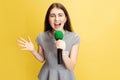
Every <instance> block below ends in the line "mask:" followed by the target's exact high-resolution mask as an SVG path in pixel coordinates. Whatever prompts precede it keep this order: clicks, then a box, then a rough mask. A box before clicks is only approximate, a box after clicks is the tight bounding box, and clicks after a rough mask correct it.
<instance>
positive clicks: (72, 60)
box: [62, 44, 79, 71]
mask: <svg viewBox="0 0 120 80" xmlns="http://www.w3.org/2000/svg"><path fill="white" fill-rule="evenodd" d="M78 49H79V44H76V45H74V46H73V47H72V49H71V53H70V57H69V56H68V55H67V54H66V51H63V54H62V57H63V61H64V63H65V65H66V67H67V69H69V70H71V71H73V69H74V67H75V64H76V60H77V55H78Z"/></svg>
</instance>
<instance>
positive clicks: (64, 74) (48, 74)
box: [36, 31, 80, 80]
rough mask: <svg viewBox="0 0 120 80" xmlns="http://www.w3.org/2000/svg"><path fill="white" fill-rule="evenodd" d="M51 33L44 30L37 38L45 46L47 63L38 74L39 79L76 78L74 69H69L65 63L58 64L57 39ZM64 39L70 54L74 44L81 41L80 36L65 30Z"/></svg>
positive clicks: (63, 79) (58, 79) (69, 79)
mask: <svg viewBox="0 0 120 80" xmlns="http://www.w3.org/2000/svg"><path fill="white" fill-rule="evenodd" d="M49 33H50V31H46V32H42V33H41V34H39V35H38V37H37V38H36V42H37V43H38V44H39V45H40V46H41V47H42V48H43V52H44V57H45V63H44V64H43V66H42V68H41V70H40V73H39V75H38V78H39V80H76V79H75V76H74V73H73V71H70V70H68V69H67V68H66V67H65V64H64V63H62V64H58V62H57V48H56V46H55V45H54V41H55V39H54V38H53V37H51V36H50V34H49ZM63 40H64V41H65V43H66V51H68V56H69V55H70V50H71V48H72V46H73V45H75V44H77V43H79V41H80V38H79V36H78V35H77V34H76V33H74V32H69V31H65V33H64V37H63Z"/></svg>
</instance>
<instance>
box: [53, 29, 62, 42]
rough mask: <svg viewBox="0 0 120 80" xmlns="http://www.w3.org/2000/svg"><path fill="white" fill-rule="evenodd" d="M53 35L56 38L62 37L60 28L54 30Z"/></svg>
mask: <svg viewBox="0 0 120 80" xmlns="http://www.w3.org/2000/svg"><path fill="white" fill-rule="evenodd" d="M54 37H55V39H56V40H59V39H63V32H62V31H60V30H56V31H55V32H54Z"/></svg>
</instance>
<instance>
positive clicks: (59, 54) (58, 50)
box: [57, 49, 62, 64]
mask: <svg viewBox="0 0 120 80" xmlns="http://www.w3.org/2000/svg"><path fill="white" fill-rule="evenodd" d="M57 59H58V64H62V49H57Z"/></svg>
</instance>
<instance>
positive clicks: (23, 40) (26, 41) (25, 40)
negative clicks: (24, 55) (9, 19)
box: [20, 37, 28, 43]
mask: <svg viewBox="0 0 120 80" xmlns="http://www.w3.org/2000/svg"><path fill="white" fill-rule="evenodd" d="M20 40H22V41H23V42H25V43H26V42H28V41H26V40H25V39H24V38H22V37H20Z"/></svg>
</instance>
